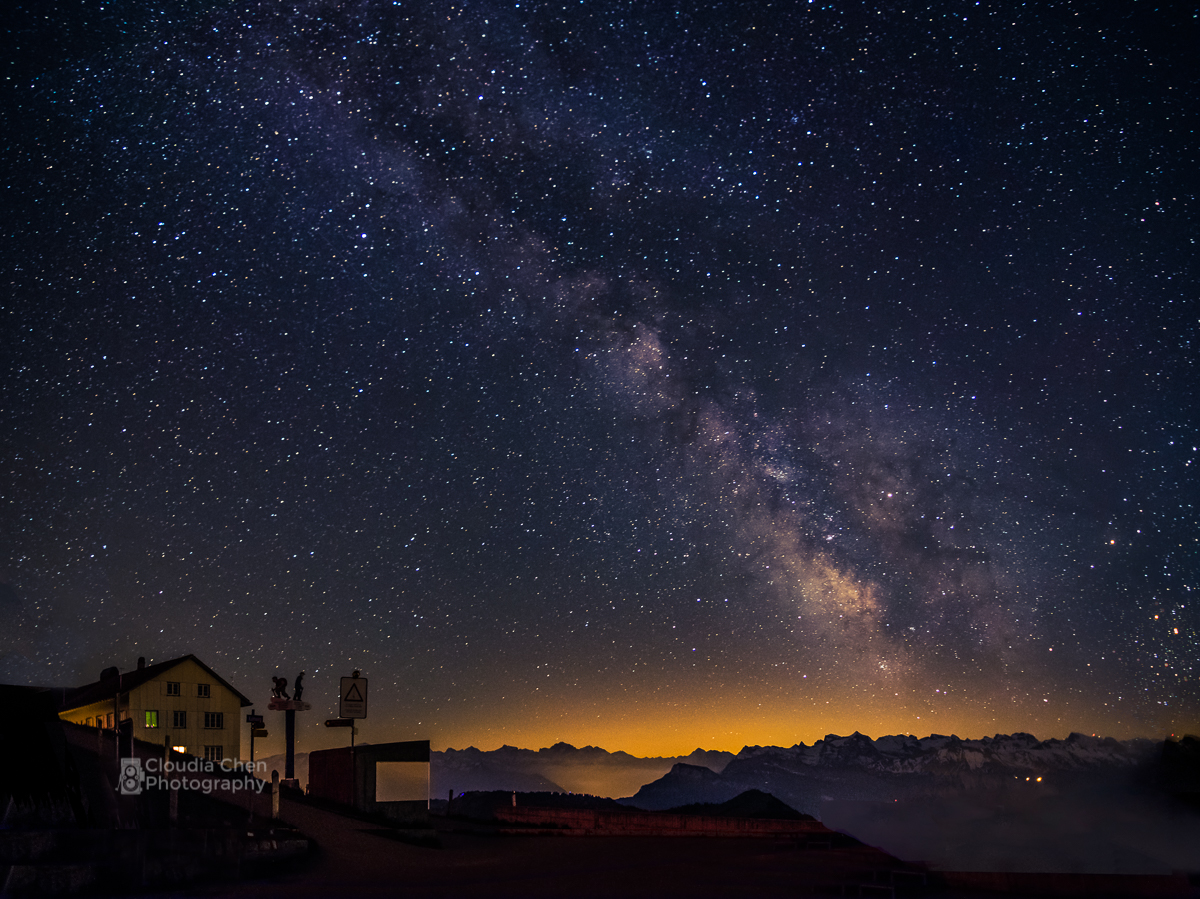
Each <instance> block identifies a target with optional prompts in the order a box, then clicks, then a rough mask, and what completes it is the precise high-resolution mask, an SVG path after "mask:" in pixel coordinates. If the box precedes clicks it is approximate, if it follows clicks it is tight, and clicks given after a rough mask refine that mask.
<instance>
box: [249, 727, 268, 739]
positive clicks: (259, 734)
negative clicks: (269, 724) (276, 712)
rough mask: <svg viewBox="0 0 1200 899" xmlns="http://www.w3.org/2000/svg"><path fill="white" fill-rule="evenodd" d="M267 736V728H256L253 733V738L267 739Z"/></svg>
mask: <svg viewBox="0 0 1200 899" xmlns="http://www.w3.org/2000/svg"><path fill="white" fill-rule="evenodd" d="M266 735H267V729H266V728H265V727H256V728H254V730H253V731H251V736H255V737H265V736H266Z"/></svg>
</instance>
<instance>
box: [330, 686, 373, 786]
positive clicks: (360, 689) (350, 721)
mask: <svg viewBox="0 0 1200 899" xmlns="http://www.w3.org/2000/svg"><path fill="white" fill-rule="evenodd" d="M338 698H339V702H338V718H337V719H330V720H329V721H326V722H325V726H326V727H349V728H350V796H351V797H353V796H354V795H355V791H354V787H355V783H356V782H357V771H356V765H355V762H354V735H355V734H356V733H358V728H357V727H355V726H354V719H355V718H366V717H367V679H366V678H365V677H359V674H358V672H357V671H355V672H354V673H353V674H351V675H350V676H349V677H343V678H342V685H341V689H340V690H339V691H338ZM343 721H344V722H345V723H344V724H343V723H342V722H343Z"/></svg>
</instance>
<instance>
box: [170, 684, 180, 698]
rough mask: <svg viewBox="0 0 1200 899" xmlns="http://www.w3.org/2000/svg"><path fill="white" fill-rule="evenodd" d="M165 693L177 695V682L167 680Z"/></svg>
mask: <svg viewBox="0 0 1200 899" xmlns="http://www.w3.org/2000/svg"><path fill="white" fill-rule="evenodd" d="M167 695H168V696H178V695H179V684H178V683H176V682H174V681H167Z"/></svg>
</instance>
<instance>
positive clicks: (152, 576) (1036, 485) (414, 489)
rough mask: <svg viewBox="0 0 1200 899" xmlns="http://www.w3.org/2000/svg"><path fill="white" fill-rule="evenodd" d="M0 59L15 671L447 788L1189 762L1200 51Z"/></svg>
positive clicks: (703, 40) (757, 10)
mask: <svg viewBox="0 0 1200 899" xmlns="http://www.w3.org/2000/svg"><path fill="white" fill-rule="evenodd" d="M4 21H5V26H4V27H5V33H4V41H5V53H4V54H3V63H2V65H0V68H2V69H3V72H4V82H3V89H2V93H3V100H2V103H0V130H2V133H3V135H4V137H3V140H2V141H0V144H2V147H3V149H2V151H0V152H2V157H0V158H2V159H3V164H2V168H0V171H2V173H3V200H2V203H3V205H2V207H0V208H2V210H3V216H2V227H3V235H4V236H3V241H2V243H0V254H2V257H0V258H2V263H0V274H2V275H3V280H4V284H3V289H2V290H0V347H2V352H0V397H2V402H0V500H2V501H0V538H2V539H0V680H2V681H6V682H12V683H33V684H46V685H70V684H78V683H83V682H87V681H91V680H94V679H95V678H96V677H97V676H98V674H99V671H100V669H101V668H103V667H105V666H107V665H110V664H118V665H120V666H121V667H122V669H128V668H131V667H133V665H134V664H135V661H136V658H137V657H138V656H139V655H144V656H147V657H148V658H150V659H152V660H155V661H162V660H165V659H168V658H171V657H173V656H176V655H181V654H184V653H186V652H194V653H196V654H197V655H198V656H199V657H200V658H201V659H202V660H204V661H205V662H207V663H208V664H210V665H211V666H212V667H213V668H214V669H216V670H217V671H218V673H220V674H222V675H223V676H224V677H226V678H227V679H228V680H229V681H231V682H232V683H233V684H234V685H235V686H236V687H238V688H239V689H241V690H242V691H243V692H244V693H246V694H247V695H249V696H250V697H251V698H252V699H253V700H254V701H255V702H256V704H258V705H260V706H265V704H266V699H267V694H268V688H269V686H270V676H271V675H275V674H279V675H282V676H287V677H288V678H289V679H290V678H292V677H293V676H294V675H295V672H296V671H298V670H300V669H301V668H303V669H305V670H306V671H307V672H308V674H307V676H306V681H307V687H308V692H307V695H306V696H305V698H306V699H311V700H312V701H313V702H314V705H315V707H316V708H315V711H314V712H313V713H312V716H311V717H312V719H313V720H312V721H309V722H307V723H306V726H307V727H308V731H306V733H308V734H309V736H308V737H306V739H308V741H309V744H310V746H309V748H315V747H316V746H317V745H318V744H319V743H320V744H321V745H325V744H326V743H329V741H330V739H331V738H330V736H329V735H330V734H333V735H335V736H336V737H337V739H336V740H333V742H343V741H344V738H345V734H344V732H343V733H340V734H339V733H338V732H335V731H329V732H327V731H324V730H323V729H321V730H317V729H316V728H315V725H316V723H317V722H318V721H319V720H323V718H324V717H326V716H327V715H329V714H332V713H334V712H335V711H336V708H335V705H334V701H335V688H334V684H335V683H336V681H335V678H337V677H340V676H343V675H348V674H349V673H350V671H351V670H352V669H353V668H360V669H361V670H362V672H363V674H364V676H366V677H368V678H369V679H370V684H371V687H370V689H371V694H370V701H371V707H370V712H371V718H370V719H369V720H368V723H367V724H366V726H365V736H364V738H366V739H371V740H373V741H379V740H383V739H410V738H429V739H431V740H432V741H433V745H434V748H443V747H446V746H455V747H460V748H461V747H465V746H467V745H472V744H473V745H476V746H479V747H481V748H493V747H496V746H499V745H500V744H502V743H509V744H513V745H520V746H528V747H532V748H536V747H538V746H546V745H550V743H552V742H554V741H557V740H565V741H568V742H572V743H574V744H576V745H584V744H588V743H591V744H596V745H601V746H604V747H605V748H607V749H610V750H617V749H624V750H627V751H630V752H634V753H637V754H670V753H676V752H687V751H690V750H691V749H694V748H696V747H697V746H703V747H705V748H709V749H733V750H736V749H738V748H740V747H741V746H742V745H743V744H747V743H750V744H755V743H762V744H765V743H776V744H783V745H791V744H792V743H795V742H797V741H800V740H804V741H807V742H811V741H812V740H814V739H816V738H818V737H820V736H822V735H824V734H826V733H830V732H836V733H849V732H852V731H854V730H856V729H857V730H859V731H862V732H863V733H866V734H869V735H871V736H881V735H883V734H886V733H914V734H918V735H925V734H928V733H956V734H958V735H959V736H963V737H978V736H982V735H984V734H993V733H997V732H1002V733H1007V732H1012V731H1028V732H1031V733H1034V734H1035V735H1037V736H1039V737H1041V738H1047V737H1052V736H1059V737H1063V736H1066V735H1067V734H1068V733H1069V732H1071V731H1073V730H1075V731H1082V732H1086V733H1099V734H1104V735H1113V736H1118V737H1127V736H1133V735H1145V736H1155V737H1162V736H1164V735H1166V734H1169V733H1171V732H1183V731H1188V730H1191V731H1195V730H1196V729H1197V728H1198V727H1200V684H1198V682H1197V677H1198V676H1200V658H1198V652H1200V543H1198V538H1200V527H1198V524H1200V522H1198V510H1197V502H1198V500H1200V485H1198V480H1197V475H1198V474H1200V450H1198V449H1197V447H1198V446H1200V433H1198V430H1200V428H1198V425H1200V411H1198V408H1200V405H1198V404H1197V402H1196V400H1195V399H1194V397H1195V393H1196V389H1197V387H1198V386H1200V384H1198V382H1200V378H1198V374H1200V372H1198V370H1197V358H1198V355H1200V354H1198V347H1197V339H1198V336H1200V327H1198V308H1200V303H1198V302H1197V281H1198V277H1197V275H1198V271H1197V264H1196V246H1195V236H1196V234H1197V205H1196V204H1197V184H1198V181H1200V178H1198V177H1197V172H1198V163H1200V160H1198V159H1197V155H1198V154H1197V152H1196V151H1197V137H1196V134H1195V130H1194V128H1195V123H1196V111H1197V105H1198V103H1200V89H1198V80H1197V73H1198V69H1197V66H1196V64H1195V57H1194V53H1195V48H1196V47H1197V46H1200V29H1198V28H1197V20H1196V19H1195V17H1194V16H1193V14H1192V12H1191V11H1190V10H1184V9H1183V8H1182V7H1176V6H1172V5H1170V4H1168V5H1166V7H1165V8H1159V9H1152V8H1151V7H1150V6H1149V5H1148V4H1144V3H1113V4H1110V5H1109V6H1107V7H1104V6H1098V5H1096V4H1084V3H1075V4H1072V3H1031V4H1028V5H1025V6H1020V7H1016V8H1014V4H1010V3H1000V2H992V3H975V2H948V3H944V4H938V5H935V6H924V5H915V6H914V5H913V4H908V3H905V2H899V3H897V2H890V0H887V2H884V3H882V4H875V3H843V2H832V3H813V2H808V3H805V2H776V3H763V2H759V3H754V2H743V3H730V2H725V3H705V4H700V3H695V4H687V5H678V4H666V3H658V2H624V3H621V2H593V0H585V2H571V3H562V2H556V3H544V2H528V0H522V2H520V3H516V2H468V3H457V4H455V5H450V4H449V3H444V2H422V0H403V2H394V0H360V2H349V0H348V2H321V0H313V2H298V3H289V2H283V3H275V2H269V3H268V2H263V3H261V4H258V3H246V2H239V3H231V4H229V3H227V4H216V3H209V4H195V3H184V2H181V0H169V2H163V3H158V4H142V3H130V2H123V3H118V2H88V3H82V2H68V0H63V2H55V3H50V2H45V3H40V4H38V3H20V2H18V3H16V4H12V5H10V6H9V7H8V8H7V9H6V12H5V13H4ZM260 711H263V709H261V708H260ZM270 723H271V722H269V724H270ZM279 730H281V728H279ZM274 739H276V738H275V736H273V737H272V740H274ZM321 741H325V743H322V742H321ZM330 745H332V744H331V743H330Z"/></svg>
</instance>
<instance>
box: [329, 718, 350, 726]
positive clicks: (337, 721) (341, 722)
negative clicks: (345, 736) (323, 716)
mask: <svg viewBox="0 0 1200 899" xmlns="http://www.w3.org/2000/svg"><path fill="white" fill-rule="evenodd" d="M325 726H326V727H353V726H354V719H353V718H329V719H327V720H326V721H325Z"/></svg>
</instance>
